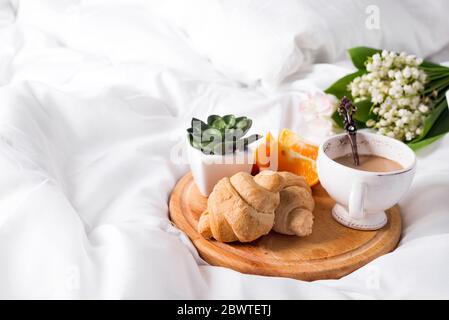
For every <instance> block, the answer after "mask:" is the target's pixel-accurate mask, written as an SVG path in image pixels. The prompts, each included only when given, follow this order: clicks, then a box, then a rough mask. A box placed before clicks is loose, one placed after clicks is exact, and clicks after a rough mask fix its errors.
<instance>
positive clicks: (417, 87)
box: [326, 47, 449, 150]
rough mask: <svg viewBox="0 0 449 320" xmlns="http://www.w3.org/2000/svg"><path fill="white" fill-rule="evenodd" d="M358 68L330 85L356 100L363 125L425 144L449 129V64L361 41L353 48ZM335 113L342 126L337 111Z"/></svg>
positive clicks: (338, 93) (415, 145) (359, 122)
mask: <svg viewBox="0 0 449 320" xmlns="http://www.w3.org/2000/svg"><path fill="white" fill-rule="evenodd" d="M349 54H350V56H351V59H352V62H353V64H354V66H355V67H356V68H357V69H358V71H356V72H355V73H353V74H350V75H348V76H346V77H344V78H342V79H340V80H338V81H337V82H336V83H334V84H333V85H332V86H331V87H329V88H328V89H327V90H326V93H328V94H332V95H334V96H336V97H337V98H339V99H341V98H343V97H344V96H346V97H349V98H351V99H352V100H353V101H354V103H355V105H356V106H357V113H356V115H355V119H356V121H357V125H358V127H359V128H365V127H369V128H373V129H375V130H376V131H377V132H379V133H380V134H383V135H386V136H389V137H392V138H396V139H398V140H401V141H404V142H405V143H407V144H408V145H409V146H410V147H411V148H412V149H414V150H417V149H419V148H422V147H424V146H426V145H428V144H430V143H432V142H434V141H436V140H437V139H439V138H440V137H442V136H443V135H444V134H445V133H447V132H449V109H448V103H447V100H446V97H445V94H446V92H447V91H448V90H449V68H447V67H444V66H441V65H438V64H434V63H431V62H428V61H424V60H422V59H420V58H417V57H415V56H413V55H407V54H405V53H396V52H391V51H387V50H383V51H382V50H376V49H372V48H365V47H357V48H352V49H350V50H349ZM332 118H333V119H334V121H335V122H336V123H337V124H338V125H339V126H340V127H342V126H343V123H342V120H341V118H340V116H339V115H338V113H334V114H333V116H332Z"/></svg>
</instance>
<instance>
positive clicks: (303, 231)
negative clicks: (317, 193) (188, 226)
mask: <svg viewBox="0 0 449 320" xmlns="http://www.w3.org/2000/svg"><path fill="white" fill-rule="evenodd" d="M313 208H314V201H313V197H312V191H311V189H310V187H309V186H308V185H307V182H306V181H305V179H304V178H303V177H300V176H297V175H295V174H293V173H290V172H274V171H270V170H266V171H262V172H261V173H259V174H258V175H256V176H255V177H253V176H251V175H250V174H248V173H245V172H239V173H237V174H235V175H233V176H232V177H231V178H223V179H221V180H220V181H219V182H218V183H217V184H216V185H215V187H214V189H213V191H212V193H211V194H210V196H209V199H208V200H207V210H206V211H205V212H204V213H203V214H202V215H201V217H200V221H199V223H198V231H199V233H200V234H201V235H202V236H203V237H205V238H212V237H213V238H215V239H216V240H218V241H221V242H233V241H240V242H251V241H254V240H256V239H258V238H259V237H261V236H263V235H265V234H267V233H269V232H270V230H271V229H273V230H274V231H276V232H278V233H283V234H288V235H293V234H294V235H298V236H304V235H308V234H310V233H311V230H312V225H313V214H312V211H313Z"/></svg>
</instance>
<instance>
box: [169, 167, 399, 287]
mask: <svg viewBox="0 0 449 320" xmlns="http://www.w3.org/2000/svg"><path fill="white" fill-rule="evenodd" d="M313 196H314V198H315V202H316V207H315V210H314V215H315V220H314V226H313V232H312V234H311V235H310V236H308V237H296V236H286V235H281V234H277V233H275V232H270V233H269V234H268V235H266V236H263V237H261V238H259V239H258V240H256V241H254V242H251V243H246V244H243V243H238V242H234V243H221V242H218V241H215V240H206V239H204V238H203V237H202V236H201V235H200V234H199V233H198V232H197V224H198V219H199V217H200V215H201V213H202V212H203V211H204V210H205V209H206V206H207V198H206V197H204V196H202V195H201V194H200V192H199V191H198V189H197V187H196V185H195V183H194V181H193V178H192V175H191V173H188V174H187V175H185V176H184V177H183V178H182V179H181V180H179V181H178V183H177V185H176V187H175V188H174V190H173V192H172V195H171V198H170V217H171V219H172V221H173V222H174V223H175V224H176V226H177V227H178V228H180V229H181V230H182V231H184V232H185V233H186V234H187V235H188V236H189V238H190V239H191V241H192V242H193V244H194V245H195V247H196V248H197V249H198V251H199V253H200V255H201V257H202V258H203V259H204V260H206V261H207V262H209V263H210V264H212V265H216V266H222V267H227V268H231V269H234V270H236V271H240V272H243V273H249V274H258V275H266V276H280V277H289V278H295V279H300V280H307V281H312V280H319V279H338V278H341V277H343V276H345V275H347V274H349V273H351V272H352V271H354V270H356V269H358V268H360V267H362V266H364V265H365V264H367V263H368V262H370V261H371V260H373V259H375V258H377V257H379V256H381V255H383V254H386V253H388V252H390V251H392V250H393V249H394V248H395V247H396V245H397V243H398V241H399V238H400V235H401V215H400V212H399V209H398V207H393V208H391V209H390V210H388V211H387V215H388V223H387V225H386V226H385V227H383V228H382V229H380V230H377V231H358V230H353V229H349V228H346V227H344V226H342V225H340V224H339V223H338V222H336V221H335V220H334V219H333V218H332V216H331V208H332V207H333V205H334V203H335V202H334V201H333V200H332V199H331V198H330V197H329V196H328V195H327V193H326V191H325V190H324V189H323V188H322V187H321V186H320V185H318V186H316V187H314V188H313Z"/></svg>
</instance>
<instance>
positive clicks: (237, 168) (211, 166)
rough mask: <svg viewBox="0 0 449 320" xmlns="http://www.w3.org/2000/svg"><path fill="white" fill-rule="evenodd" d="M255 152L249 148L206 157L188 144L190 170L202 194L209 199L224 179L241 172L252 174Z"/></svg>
mask: <svg viewBox="0 0 449 320" xmlns="http://www.w3.org/2000/svg"><path fill="white" fill-rule="evenodd" d="M254 150H255V149H254V148H251V146H249V147H248V150H246V151H240V152H236V153H233V154H226V155H206V154H204V153H202V152H201V151H200V150H197V149H195V148H193V147H192V146H191V145H190V144H189V143H188V142H187V153H188V157H189V163H190V169H191V171H192V175H193V178H194V179H195V183H196V185H197V187H198V189H199V190H200V192H201V193H202V194H203V195H204V196H206V197H207V196H209V194H210V193H211V192H212V190H213V188H214V186H215V184H217V182H218V181H220V180H221V179H223V178H224V177H231V176H233V175H234V174H236V173H237V172H241V171H243V172H248V173H251V170H252V167H253V164H254V154H255V152H254Z"/></svg>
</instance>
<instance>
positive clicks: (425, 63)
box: [420, 60, 442, 68]
mask: <svg viewBox="0 0 449 320" xmlns="http://www.w3.org/2000/svg"><path fill="white" fill-rule="evenodd" d="M420 67H423V68H441V67H442V65H439V64H436V63H433V62H430V61H427V60H424V61H423V63H421V65H420Z"/></svg>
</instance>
